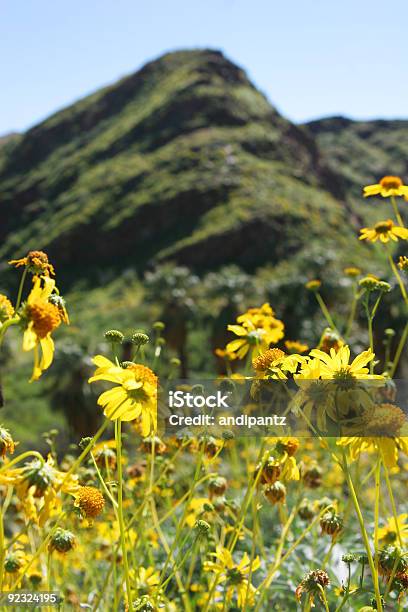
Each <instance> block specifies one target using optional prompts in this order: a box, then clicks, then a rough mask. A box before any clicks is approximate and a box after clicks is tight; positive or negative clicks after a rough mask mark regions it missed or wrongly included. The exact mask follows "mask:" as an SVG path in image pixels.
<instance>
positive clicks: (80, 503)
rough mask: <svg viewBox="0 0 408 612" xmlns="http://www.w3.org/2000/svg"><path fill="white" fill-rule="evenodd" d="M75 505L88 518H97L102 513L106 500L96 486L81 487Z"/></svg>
mask: <svg viewBox="0 0 408 612" xmlns="http://www.w3.org/2000/svg"><path fill="white" fill-rule="evenodd" d="M75 505H76V506H77V507H78V508H79V509H80V511H81V514H82V515H83V516H85V517H86V518H95V517H97V516H98V515H99V514H101V512H102V510H103V508H104V506H105V500H104V497H103V495H102V493H101V492H100V491H99V489H97V488H96V487H80V488H79V490H78V492H77V494H76V502H75Z"/></svg>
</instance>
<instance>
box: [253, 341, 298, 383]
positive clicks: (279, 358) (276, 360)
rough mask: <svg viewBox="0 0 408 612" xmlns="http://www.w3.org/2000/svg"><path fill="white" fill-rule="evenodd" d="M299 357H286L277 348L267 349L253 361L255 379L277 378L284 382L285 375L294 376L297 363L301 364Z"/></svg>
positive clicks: (294, 355)
mask: <svg viewBox="0 0 408 612" xmlns="http://www.w3.org/2000/svg"><path fill="white" fill-rule="evenodd" d="M304 359H305V358H304V357H302V356H301V355H296V354H293V355H286V353H284V352H283V351H281V350H280V349H278V348H273V349H268V350H267V351H265V352H264V353H261V354H260V355H258V357H256V358H255V359H253V361H252V366H253V368H254V370H255V371H256V376H257V378H279V379H281V380H286V379H287V376H286V373H288V372H289V373H291V374H294V373H295V372H296V369H297V367H298V365H299V363H303V361H304Z"/></svg>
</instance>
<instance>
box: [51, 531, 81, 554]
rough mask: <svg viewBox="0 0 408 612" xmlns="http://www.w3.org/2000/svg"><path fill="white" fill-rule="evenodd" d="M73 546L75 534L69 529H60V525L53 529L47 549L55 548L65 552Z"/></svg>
mask: <svg viewBox="0 0 408 612" xmlns="http://www.w3.org/2000/svg"><path fill="white" fill-rule="evenodd" d="M74 546H75V536H74V534H73V533H71V531H68V530H67V529H61V528H60V527H59V528H58V529H56V530H55V532H54V533H53V535H52V536H51V540H50V544H49V547H48V549H49V551H50V552H52V551H53V550H56V551H57V552H59V553H67V552H69V551H70V550H72V549H73V548H74Z"/></svg>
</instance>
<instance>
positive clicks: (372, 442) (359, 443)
mask: <svg viewBox="0 0 408 612" xmlns="http://www.w3.org/2000/svg"><path fill="white" fill-rule="evenodd" d="M337 444H338V445H339V446H346V447H348V448H349V449H350V457H351V459H352V461H355V460H356V459H357V458H358V457H359V456H360V455H361V453H364V452H376V453H378V454H379V455H380V456H381V457H382V459H383V461H384V465H385V466H386V467H387V468H388V469H391V468H395V467H397V463H398V455H399V451H401V452H403V453H404V454H405V455H408V438H386V437H377V438H362V437H348V438H341V439H340V440H339V441H338V442H337Z"/></svg>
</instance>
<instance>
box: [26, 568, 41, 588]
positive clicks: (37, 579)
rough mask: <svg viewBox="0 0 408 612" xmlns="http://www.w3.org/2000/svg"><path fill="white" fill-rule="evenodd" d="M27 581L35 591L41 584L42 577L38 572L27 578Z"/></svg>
mask: <svg viewBox="0 0 408 612" xmlns="http://www.w3.org/2000/svg"><path fill="white" fill-rule="evenodd" d="M28 580H29V582H30V584H31V586H32V587H33V588H34V589H35V588H37V587H38V586H39V585H40V584H41V582H42V575H41V574H40V573H39V572H33V573H32V574H30V575H29V576H28Z"/></svg>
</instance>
